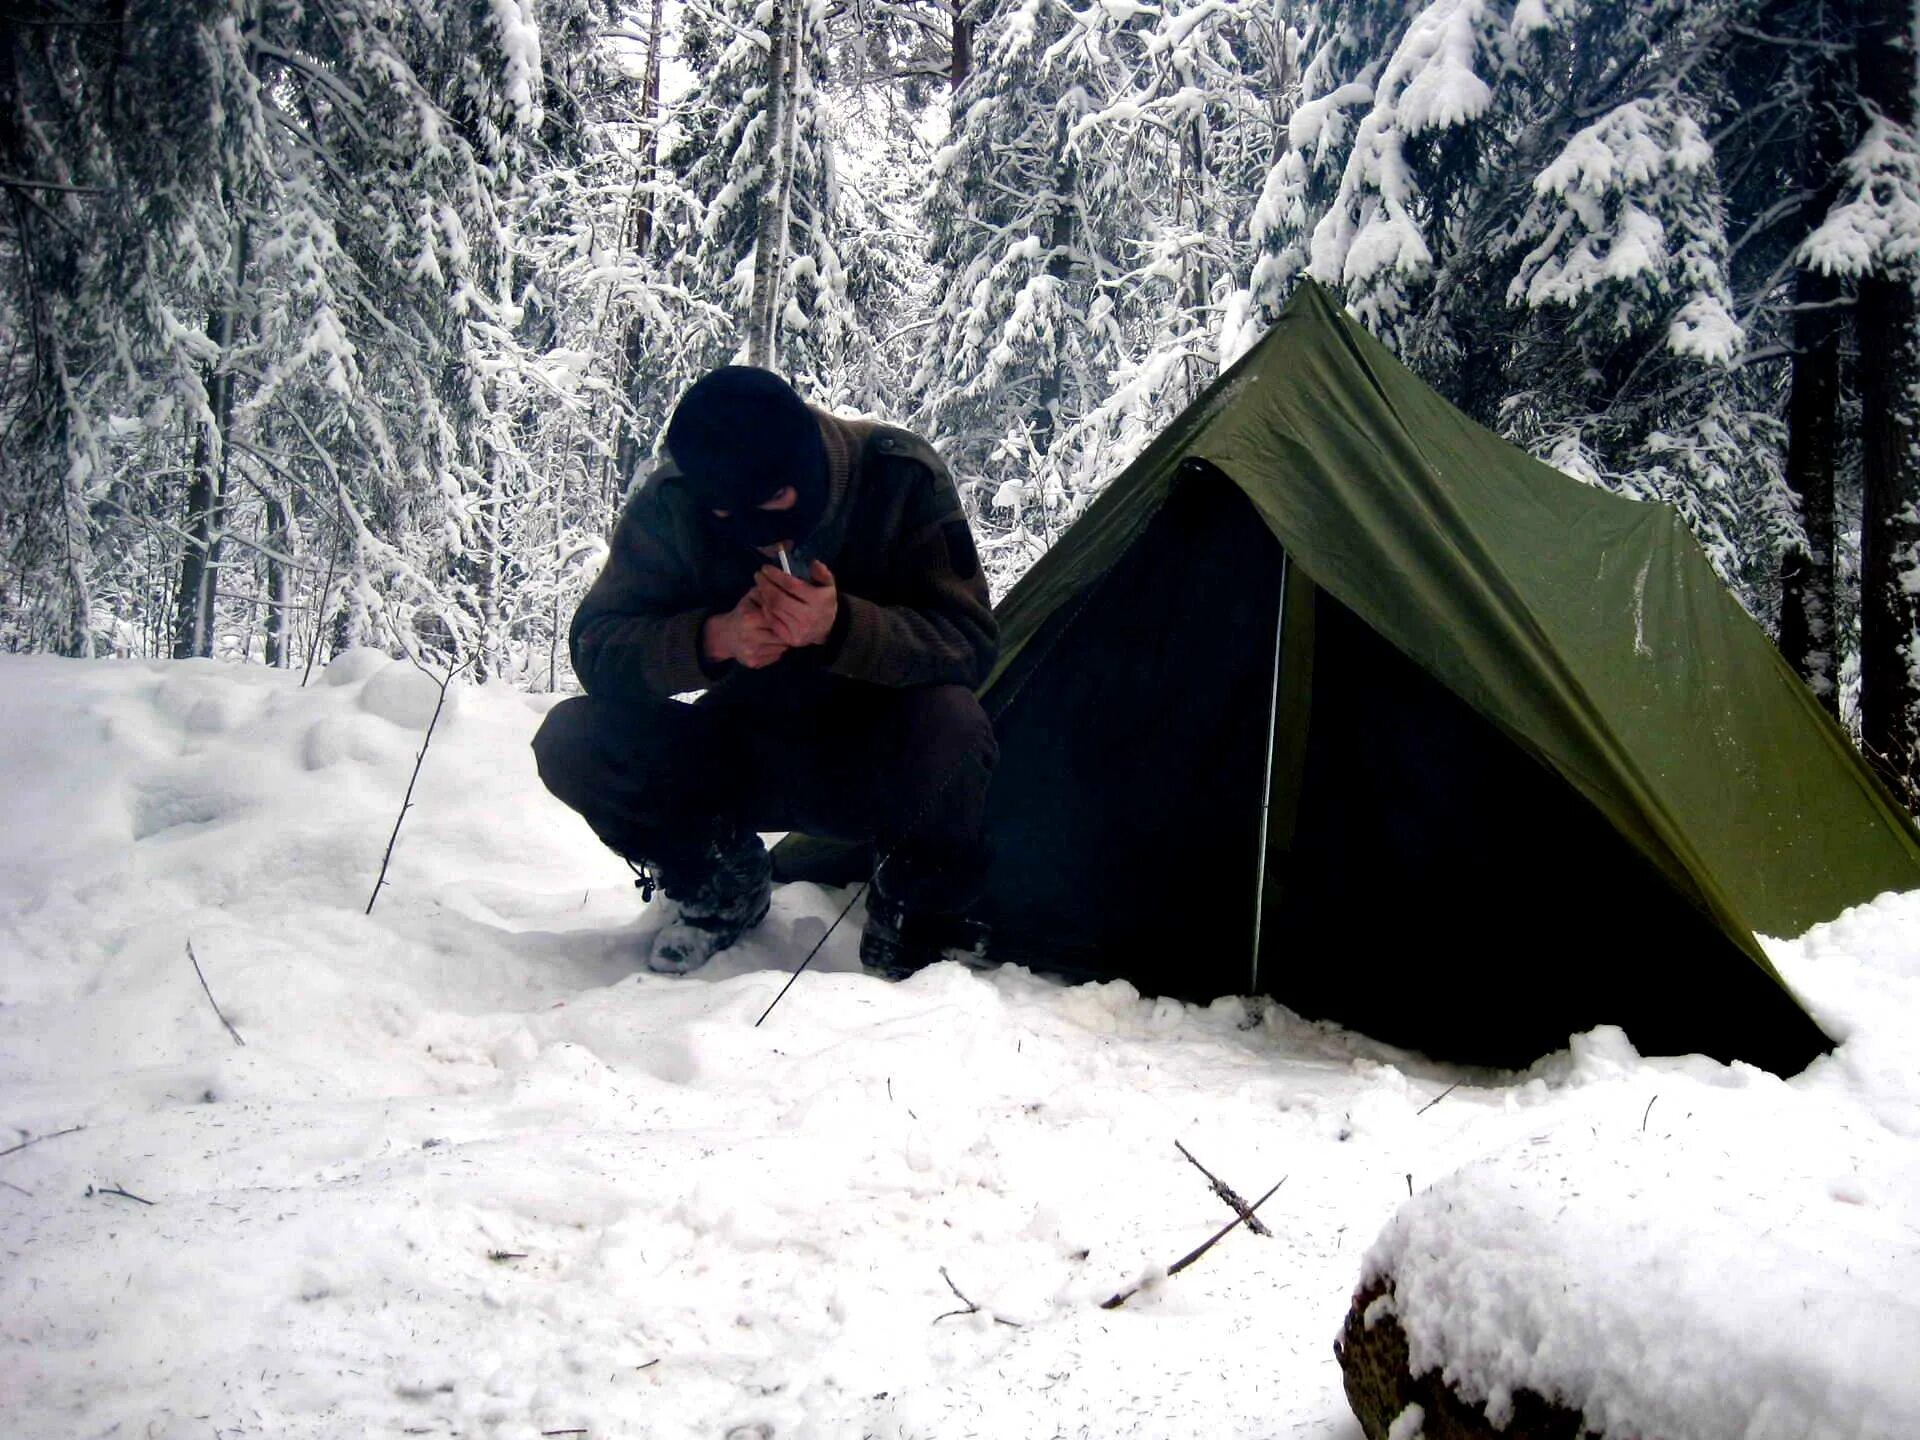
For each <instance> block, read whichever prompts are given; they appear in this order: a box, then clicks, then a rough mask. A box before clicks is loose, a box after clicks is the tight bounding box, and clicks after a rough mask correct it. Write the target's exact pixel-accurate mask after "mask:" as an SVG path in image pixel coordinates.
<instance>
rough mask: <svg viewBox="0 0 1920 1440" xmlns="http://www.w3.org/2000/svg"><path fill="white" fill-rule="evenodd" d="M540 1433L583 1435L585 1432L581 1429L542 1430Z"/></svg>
mask: <svg viewBox="0 0 1920 1440" xmlns="http://www.w3.org/2000/svg"><path fill="white" fill-rule="evenodd" d="M540 1433H541V1434H542V1435H585V1434H586V1433H587V1432H586V1430H585V1429H584V1428H582V1429H579V1430H542V1431H541V1432H540Z"/></svg>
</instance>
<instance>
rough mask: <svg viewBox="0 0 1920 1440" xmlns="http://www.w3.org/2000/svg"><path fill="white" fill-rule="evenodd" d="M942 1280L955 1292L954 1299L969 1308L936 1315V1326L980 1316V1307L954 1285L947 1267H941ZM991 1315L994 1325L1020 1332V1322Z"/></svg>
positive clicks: (934, 1320) (934, 1321)
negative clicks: (959, 1316) (954, 1320)
mask: <svg viewBox="0 0 1920 1440" xmlns="http://www.w3.org/2000/svg"><path fill="white" fill-rule="evenodd" d="M940 1278H941V1279H942V1280H944V1281H946V1282H947V1288H948V1289H949V1290H951V1291H953V1298H954V1299H956V1300H958V1301H959V1302H960V1303H961V1304H962V1305H964V1306H966V1307H967V1308H966V1309H964V1310H949V1311H947V1313H946V1314H944V1315H936V1316H934V1317H933V1323H934V1324H936V1325H938V1324H939V1323H940V1322H941V1321H942V1320H951V1319H953V1317H954V1316H956V1315H978V1314H979V1313H980V1307H979V1306H978V1305H976V1304H974V1303H973V1301H971V1300H969V1299H968V1298H967V1297H966V1295H965V1293H964V1292H962V1290H961V1289H960V1287H959V1286H958V1285H956V1284H954V1283H953V1277H952V1276H951V1275H949V1274H947V1267H946V1266H944V1265H942V1266H941V1267H940ZM989 1314H990V1318H991V1319H992V1320H993V1323H994V1324H996V1325H1006V1326H1010V1327H1011V1328H1013V1329H1015V1330H1018V1329H1019V1328H1020V1322H1019V1321H1018V1320H1008V1319H1006V1318H1005V1317H1004V1316H1001V1315H992V1314H991V1312H989Z"/></svg>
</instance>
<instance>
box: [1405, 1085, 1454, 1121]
mask: <svg viewBox="0 0 1920 1440" xmlns="http://www.w3.org/2000/svg"><path fill="white" fill-rule="evenodd" d="M1459 1088H1460V1082H1459V1081H1458V1080H1456V1081H1454V1082H1453V1084H1451V1085H1449V1086H1447V1088H1446V1089H1444V1090H1442V1091H1441V1092H1440V1093H1439V1094H1438V1095H1436V1096H1434V1097H1433V1098H1432V1099H1431V1100H1429V1101H1427V1103H1426V1104H1424V1105H1422V1106H1421V1107H1420V1108H1419V1109H1418V1110H1416V1111H1414V1112H1413V1114H1414V1118H1415V1119H1418V1118H1419V1117H1420V1116H1422V1115H1424V1114H1426V1113H1427V1111H1429V1110H1431V1109H1432V1108H1433V1107H1434V1106H1436V1105H1438V1104H1439V1103H1440V1102H1441V1101H1442V1100H1444V1099H1446V1098H1447V1096H1449V1095H1451V1094H1452V1093H1453V1092H1454V1091H1456V1090H1458V1089H1459Z"/></svg>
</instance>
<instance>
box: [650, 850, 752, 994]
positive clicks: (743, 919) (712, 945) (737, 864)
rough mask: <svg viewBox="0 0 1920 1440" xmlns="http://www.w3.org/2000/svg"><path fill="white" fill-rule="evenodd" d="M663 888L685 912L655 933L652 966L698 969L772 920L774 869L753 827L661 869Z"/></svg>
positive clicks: (667, 971)
mask: <svg viewBox="0 0 1920 1440" xmlns="http://www.w3.org/2000/svg"><path fill="white" fill-rule="evenodd" d="M660 888H661V890H662V891H663V892H664V893H665V894H666V896H667V898H668V899H669V900H672V901H674V902H675V903H676V904H677V905H678V906H679V909H680V913H679V914H678V915H677V916H676V917H675V918H674V919H673V920H672V921H671V922H670V923H669V924H668V925H667V926H666V927H665V928H663V929H662V930H660V931H659V932H658V933H657V934H656V935H655V936H654V937H653V949H652V951H651V952H649V954H648V955H647V968H648V969H649V970H652V971H655V972H656V973H658V974H661V975H685V974H686V973H687V972H688V971H691V970H698V969H699V968H700V967H701V966H702V965H704V964H706V963H707V961H709V960H711V959H712V958H713V957H714V956H715V955H717V954H719V953H720V952H721V951H722V950H725V949H727V948H728V947H729V946H731V945H732V944H734V942H735V941H737V940H739V938H740V937H741V936H742V935H744V934H746V933H747V931H749V930H751V929H752V928H753V927H754V926H756V925H758V924H759V923H760V922H761V921H762V920H764V919H766V918H767V908H768V906H769V905H770V904H771V903H772V900H773V871H772V866H771V864H770V863H769V861H768V859H767V847H766V846H765V845H763V844H761V843H760V837H759V836H758V835H756V834H754V833H753V832H752V831H751V830H748V831H742V832H739V833H736V834H731V835H727V836H724V837H722V838H720V839H717V840H712V841H709V842H707V844H705V845H704V846H702V847H701V849H700V850H699V851H698V852H697V853H696V854H695V855H694V856H693V857H692V858H691V859H690V860H688V861H686V862H684V863H668V864H664V865H662V866H661V867H660Z"/></svg>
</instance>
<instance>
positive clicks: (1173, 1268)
mask: <svg viewBox="0 0 1920 1440" xmlns="http://www.w3.org/2000/svg"><path fill="white" fill-rule="evenodd" d="M1283 1185H1286V1177H1284V1175H1281V1179H1277V1181H1275V1183H1273V1190H1267V1192H1265V1194H1263V1196H1260V1198H1258V1200H1256V1202H1254V1204H1250V1206H1248V1208H1246V1215H1235V1217H1233V1219H1229V1221H1227V1223H1225V1225H1221V1227H1219V1229H1217V1231H1213V1233H1212V1235H1210V1236H1208V1238H1206V1240H1202V1242H1200V1244H1196V1246H1194V1248H1192V1250H1188V1252H1187V1254H1185V1256H1181V1258H1179V1260H1175V1261H1173V1263H1171V1265H1167V1279H1169V1281H1171V1279H1173V1277H1175V1275H1179V1273H1181V1271H1183V1269H1187V1267H1188V1265H1192V1263H1194V1261H1196V1260H1200V1256H1204V1254H1206V1252H1208V1250H1212V1248H1213V1246H1215V1244H1219V1242H1221V1240H1225V1238H1227V1235H1229V1231H1235V1229H1238V1227H1240V1225H1244V1223H1246V1221H1248V1219H1252V1213H1254V1212H1256V1210H1260V1208H1261V1206H1263V1204H1267V1200H1271V1198H1273V1192H1275V1190H1279V1188H1281V1187H1283ZM1144 1284H1146V1281H1140V1284H1133V1286H1129V1288H1125V1290H1121V1292H1119V1294H1114V1296H1108V1298H1106V1300H1102V1302H1100V1309H1119V1308H1121V1306H1123V1304H1127V1302H1129V1300H1133V1296H1137V1294H1139V1292H1140V1290H1142V1288H1144Z"/></svg>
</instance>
